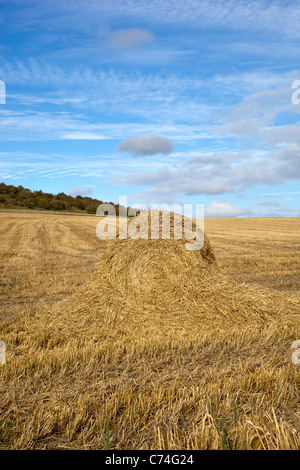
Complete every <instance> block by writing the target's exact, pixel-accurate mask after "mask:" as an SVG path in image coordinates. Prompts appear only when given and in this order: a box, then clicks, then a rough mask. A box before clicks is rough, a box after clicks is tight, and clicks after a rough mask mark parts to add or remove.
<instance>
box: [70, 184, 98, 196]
mask: <svg viewBox="0 0 300 470" xmlns="http://www.w3.org/2000/svg"><path fill="white" fill-rule="evenodd" d="M92 193H93V188H92V187H91V186H84V187H83V188H80V187H78V186H75V187H74V188H71V189H70V191H69V195H70V196H89V195H90V194H92Z"/></svg>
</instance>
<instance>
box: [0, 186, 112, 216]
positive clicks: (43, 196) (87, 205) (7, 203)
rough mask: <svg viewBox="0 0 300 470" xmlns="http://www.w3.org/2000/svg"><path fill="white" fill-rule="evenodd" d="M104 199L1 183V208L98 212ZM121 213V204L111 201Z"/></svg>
mask: <svg viewBox="0 0 300 470" xmlns="http://www.w3.org/2000/svg"><path fill="white" fill-rule="evenodd" d="M102 203H103V201H101V200H98V199H93V198H91V197H88V196H84V197H83V196H74V197H73V196H68V195H67V194H65V193H58V194H52V193H44V192H43V191H31V190H30V189H28V188H24V187H23V186H13V185H11V184H10V185H7V184H5V183H0V208H15V209H16V208H24V209H38V210H41V209H44V210H49V211H64V212H81V213H82V212H86V213H87V214H96V210H97V207H98V206H99V205H100V204H102ZM110 204H112V205H113V206H114V207H115V209H116V214H117V215H118V214H119V204H114V203H113V202H110Z"/></svg>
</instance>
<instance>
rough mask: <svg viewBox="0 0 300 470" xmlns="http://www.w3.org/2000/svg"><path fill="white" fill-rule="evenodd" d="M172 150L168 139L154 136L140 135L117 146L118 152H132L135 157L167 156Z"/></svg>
mask: <svg viewBox="0 0 300 470" xmlns="http://www.w3.org/2000/svg"><path fill="white" fill-rule="evenodd" d="M173 150H174V144H173V142H172V141H171V140H170V139H167V138H166V137H162V136H159V135H156V134H140V135H135V136H132V137H129V138H128V139H125V140H122V141H121V142H120V143H119V145H118V146H117V151H118V152H132V153H134V154H135V155H144V156H147V155H156V154H164V155H169V154H170V153H171V152H173Z"/></svg>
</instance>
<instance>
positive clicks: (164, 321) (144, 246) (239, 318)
mask: <svg viewBox="0 0 300 470" xmlns="http://www.w3.org/2000/svg"><path fill="white" fill-rule="evenodd" d="M143 217H146V218H147V219H148V217H149V214H147V213H145V214H144V215H143ZM171 218H172V215H171ZM148 220H149V219H148ZM159 220H160V222H162V219H161V218H160V219H159ZM178 220H179V219H178ZM140 221H141V220H140ZM183 222H184V219H183V218H182V219H181V221H180V223H181V224H182V223H183ZM142 225H143V224H142ZM160 229H161V227H160ZM147 230H149V227H148V226H147ZM148 234H149V232H148ZM186 241H187V239H186V238H185V237H183V238H182V239H176V238H175V237H174V230H171V238H170V239H164V238H163V237H160V238H158V239H156V240H152V239H147V238H137V239H132V238H127V239H121V238H120V237H117V238H116V239H114V240H110V241H109V242H108V247H107V250H106V252H105V253H104V255H103V257H102V259H101V261H100V263H99V265H98V268H97V270H96V272H95V273H94V275H93V277H92V279H91V280H90V282H89V283H88V284H87V285H86V286H85V287H84V288H83V289H82V291H81V292H80V293H78V294H76V295H75V296H73V297H72V298H70V299H69V300H68V301H67V302H66V304H65V305H64V306H63V310H64V311H65V312H66V314H65V315H64V320H63V322H64V325H66V324H67V323H68V324H69V325H70V323H71V324H72V327H71V328H72V330H73V332H75V334H77V332H79V331H80V334H84V331H86V334H88V333H87V332H88V331H89V330H92V331H93V332H94V331H95V330H97V329H99V333H100V332H101V335H107V336H110V337H112V336H114V337H123V336H124V335H125V336H127V337H129V336H130V337H131V338H133V337H134V336H136V335H139V334H141V325H142V326H143V328H142V332H143V335H144V336H145V337H147V334H148V333H147V332H149V334H150V332H151V336H152V337H153V334H154V333H153V332H154V331H156V333H155V336H156V337H159V336H161V335H164V334H169V333H170V332H173V333H174V334H175V332H176V331H179V330H181V331H182V330H184V331H188V330H192V331H194V332H195V334H196V332H199V331H203V330H204V329H210V328H228V327H229V328H230V327H232V326H233V324H237V323H240V324H244V323H245V322H248V321H250V322H251V323H252V322H253V321H254V320H255V322H256V323H257V322H260V321H265V320H266V319H268V318H269V313H270V312H271V313H272V308H273V307H272V305H273V304H272V303H271V302H269V301H268V299H267V298H266V296H264V295H263V294H261V293H260V292H259V291H258V290H257V289H255V290H253V289H250V288H249V287H248V286H242V285H240V284H237V283H235V282H233V281H231V280H230V279H228V278H227V277H226V276H224V274H223V273H222V271H221V270H220V268H219V266H218V264H217V262H216V259H215V256H214V254H213V250H212V247H211V245H210V243H209V240H208V239H207V237H206V236H204V243H203V247H202V248H201V249H200V250H187V249H186ZM61 312H62V306H60V307H59V306H58V308H57V315H55V316H56V319H55V322H56V321H58V318H59V321H61V322H62V317H61ZM53 321H54V317H53ZM68 328H69V327H68ZM173 333H172V334H173ZM93 334H94V333H93Z"/></svg>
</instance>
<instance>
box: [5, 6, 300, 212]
mask: <svg viewBox="0 0 300 470" xmlns="http://www.w3.org/2000/svg"><path fill="white" fill-rule="evenodd" d="M299 59H300V2H299V0H295V1H286V0H285V1H281V0H278V1H276V0H275V1H271V0H251V1H247V0H226V1H225V0H184V1H183V0H117V1H116V0H97V1H96V0H59V1H57V0H51V1H50V0H39V1H38V0H26V1H25V0H0V180H1V182H2V181H3V182H4V183H6V184H13V185H17V186H18V185H22V186H24V187H26V188H30V189H31V190H43V191H46V192H51V193H53V194H57V193H59V192H64V193H65V194H71V195H73V196H76V195H78V194H80V195H83V196H84V195H88V196H91V197H93V198H97V199H101V200H103V201H113V202H118V200H119V198H120V197H121V196H126V197H127V200H128V204H129V205H131V206H133V207H137V206H138V205H139V204H145V205H147V206H148V207H151V205H152V204H168V205H170V206H171V205H172V204H193V205H194V206H195V205H196V204H203V205H204V213H205V216H206V217H294V216H299V215H300V204H299V202H300V185H299V180H300V165H299V159H300V132H299V123H300V60H299Z"/></svg>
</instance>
